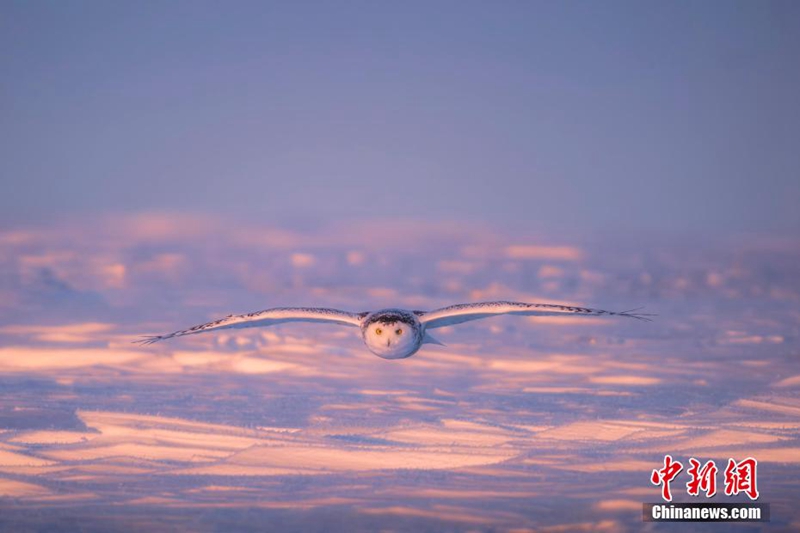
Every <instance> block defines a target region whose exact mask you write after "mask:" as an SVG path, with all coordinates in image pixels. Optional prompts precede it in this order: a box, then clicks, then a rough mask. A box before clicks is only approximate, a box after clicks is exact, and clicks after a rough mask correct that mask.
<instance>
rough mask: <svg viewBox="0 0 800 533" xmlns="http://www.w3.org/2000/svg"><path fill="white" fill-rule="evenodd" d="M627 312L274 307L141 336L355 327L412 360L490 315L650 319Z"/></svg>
mask: <svg viewBox="0 0 800 533" xmlns="http://www.w3.org/2000/svg"><path fill="white" fill-rule="evenodd" d="M637 310H638V309H632V310H630V311H620V312H614V311H603V310H602V309H589V308H586V307H572V306H568V305H556V304H529V303H519V302H480V303H471V304H458V305H451V306H449V307H443V308H441V309H436V310H435V311H409V310H406V309H380V310H378V311H366V312H363V313H350V312H348V311H340V310H339V309H327V308H323V307H276V308H274V309H266V310H264V311H257V312H255V313H249V314H246V315H228V316H227V317H225V318H221V319H219V320H215V321H213V322H208V323H206V324H200V325H198V326H194V327H191V328H189V329H184V330H180V331H175V332H173V333H168V334H166V335H156V336H152V337H145V338H144V339H142V340H140V341H136V342H139V343H142V344H152V343H154V342H158V341H163V340H166V339H171V338H173V337H182V336H184V335H194V334H195V333H204V332H206V331H217V330H220V329H231V328H252V327H259V326H274V325H276V324H283V323H286V322H323V323H331V324H339V325H344V326H354V327H357V328H359V329H360V330H361V338H362V340H363V341H364V344H366V345H367V348H369V350H370V351H371V352H372V353H374V354H375V355H377V356H378V357H381V358H383V359H405V358H406V357H411V356H412V355H414V354H415V353H417V351H418V350H419V349H420V347H422V345H423V344H440V345H441V344H442V343H441V342H439V341H437V340H436V339H434V338H433V337H432V336H431V334H430V333H429V330H431V329H436V328H441V327H444V326H452V325H454V324H461V323H462V322H468V321H470V320H478V319H480V318H488V317H491V316H495V315H521V316H547V315H550V316H552V315H583V316H606V315H607V316H624V317H629V318H636V319H639V320H650V319H649V318H648V317H649V316H652V315H648V314H642V313H635V312H634V311H637Z"/></svg>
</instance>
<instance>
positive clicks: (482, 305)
mask: <svg viewBox="0 0 800 533" xmlns="http://www.w3.org/2000/svg"><path fill="white" fill-rule="evenodd" d="M634 311H637V309H632V310H630V311H604V310H602V309H590V308H588V307H573V306H570V305H557V304H537V303H534V304H529V303H520V302H478V303H473V304H458V305H451V306H449V307H443V308H441V309H436V310H435V311H431V312H429V313H424V314H423V315H422V316H420V319H419V320H420V322H421V323H422V324H423V325H424V326H425V328H426V329H432V328H441V327H444V326H452V325H455V324H461V323H463V322H468V321H470V320H479V319H481V318H488V317H491V316H496V315H521V316H558V315H562V316H563V315H583V316H624V317H628V318H636V319H638V320H647V321H649V320H650V318H649V317H651V316H653V315H650V314H646V313H635V312H634Z"/></svg>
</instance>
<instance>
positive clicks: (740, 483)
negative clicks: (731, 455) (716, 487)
mask: <svg viewBox="0 0 800 533" xmlns="http://www.w3.org/2000/svg"><path fill="white" fill-rule="evenodd" d="M757 467H758V461H756V460H755V459H753V458H752V457H748V458H747V459H745V460H744V461H741V462H739V463H737V462H736V461H734V460H733V459H728V467H727V468H725V495H726V496H735V495H736V494H739V493H740V492H744V493H745V494H747V497H748V498H750V499H751V500H756V499H758V487H757V486H756V468H757Z"/></svg>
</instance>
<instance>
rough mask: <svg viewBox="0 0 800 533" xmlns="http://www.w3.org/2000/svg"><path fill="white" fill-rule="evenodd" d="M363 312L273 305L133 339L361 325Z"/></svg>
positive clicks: (152, 340) (143, 341)
mask: <svg viewBox="0 0 800 533" xmlns="http://www.w3.org/2000/svg"><path fill="white" fill-rule="evenodd" d="M365 314H366V313H351V312H349V311H340V310H339V309H327V308H324V307H276V308H274V309H266V310H264V311H257V312H255V313H248V314H246V315H228V316H226V317H225V318H220V319H219V320H214V321H213V322H207V323H205V324H199V325H197V326H194V327H191V328H189V329H182V330H180V331H174V332H172V333H167V334H166V335H154V336H149V337H145V338H143V339H141V340H139V341H134V342H137V343H140V344H153V343H154V342H158V341H163V340H166V339H171V338H173V337H183V336H185V335H194V334H196V333H205V332H207V331H216V330H220V329H231V328H237V329H238V328H254V327H261V326H274V325H277V324H284V323H286V322H323V323H331V324H340V325H343V326H356V327H359V326H360V325H361V319H362V318H363V316H364V315H365Z"/></svg>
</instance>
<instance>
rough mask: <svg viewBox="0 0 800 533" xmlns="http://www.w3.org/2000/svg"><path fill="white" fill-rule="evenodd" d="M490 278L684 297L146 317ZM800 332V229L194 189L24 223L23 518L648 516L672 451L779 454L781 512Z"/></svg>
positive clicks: (525, 523) (799, 494) (6, 244)
mask: <svg viewBox="0 0 800 533" xmlns="http://www.w3.org/2000/svg"><path fill="white" fill-rule="evenodd" d="M491 299H504V300H519V301H547V302H556V303H570V304H579V305H586V306H590V307H599V308H605V309H612V310H625V309H630V308H633V307H638V306H646V309H645V311H648V312H652V313H657V314H658V315H659V316H658V317H657V319H656V320H655V321H654V322H652V323H644V322H639V321H635V320H625V319H616V320H615V319H582V318H580V317H568V318H561V317H558V318H552V317H548V318H514V317H503V318H494V319H490V320H485V321H477V322H472V323H469V324H464V325H461V326H456V327H452V328H445V329H442V330H438V331H437V337H438V338H439V339H440V340H441V341H443V342H444V343H445V344H446V345H447V346H446V347H441V346H430V345H426V346H425V347H424V348H423V350H421V351H420V352H419V353H418V354H417V355H415V356H413V357H412V358H410V359H407V360H400V361H386V360H382V359H379V358H377V357H375V356H373V355H371V354H370V353H369V352H368V351H367V350H366V348H365V347H364V346H363V344H362V343H361V341H360V340H359V338H358V334H357V332H356V331H355V330H353V329H349V328H340V327H337V326H327V325H314V324H299V325H286V326H281V327H276V328H274V329H252V330H239V331H234V332H233V333H231V332H223V333H220V334H214V333H211V334H204V335H197V336H192V337H187V338H183V339H176V340H173V341H170V342H165V343H159V344H156V345H153V346H147V347H142V346H139V345H135V344H131V341H132V340H135V339H136V338H137V337H138V336H139V335H145V334H158V333H165V332H169V331H172V330H175V329H180V328H183V327H186V326H191V325H194V324H197V323H200V322H205V321H207V320H208V319H213V318H219V317H221V316H225V315H227V314H230V313H240V312H249V311H255V310H259V309H264V308H269V307H276V306H282V305H319V306H331V307H338V308H342V309H346V310H352V311H362V310H368V309H374V308H380V307H387V306H399V307H406V308H413V309H431V308H436V307H441V306H444V305H448V304H452V303H460V302H468V301H477V300H491ZM799 336H800V241H798V240H796V239H794V240H793V239H781V238H777V237H770V236H758V235H749V236H739V237H737V238H733V237H730V238H723V239H714V240H712V239H708V238H703V237H702V236H696V235H695V236H685V237H681V238H678V237H674V236H673V237H668V236H663V235H642V234H629V235H623V236H618V235H612V234H597V235H593V236H585V237H581V238H576V237H569V236H564V235H559V234H557V233H548V232H547V231H545V230H537V231H529V230H520V229H519V228H516V229H510V228H509V229H499V228H496V229H487V228H486V227H480V226H473V225H470V224H462V223H443V222H440V223H433V222H429V221H428V222H420V221H412V220H364V221H359V222H351V223H348V224H344V223H343V224H341V225H337V226H334V227H316V226H313V227H307V228H305V229H302V230H291V229H287V228H276V227H267V226H259V225H258V224H253V223H248V224H243V223H240V224H237V223H236V222H235V221H233V220H224V219H214V218H211V217H203V216H190V215H176V214H143V215H127V216H122V217H87V218H83V219H78V218H75V219H71V220H68V221H62V223H60V224H53V225H50V226H40V227H19V228H15V229H7V230H4V231H2V232H0V529H6V530H20V531H21V530H28V529H32V530H35V529H37V528H42V527H49V526H59V527H62V528H64V529H69V528H70V524H72V525H75V526H76V527H77V526H80V527H81V528H83V529H82V530H86V531H93V530H139V531H146V530H156V529H167V530H170V529H173V530H180V529H186V528H190V529H192V530H197V531H237V530H247V529H259V530H300V529H303V530H309V529H310V530H317V531H351V530H353V529H370V530H374V529H381V528H383V529H387V530H414V531H419V530H422V529H426V528H427V529H448V530H454V529H455V530H461V529H464V530H476V529H477V530H486V529H496V530H507V529H519V528H522V529H524V528H533V529H536V530H543V531H548V530H552V531H564V530H566V531H570V530H583V529H585V530H592V531H596V530H607V531H625V530H629V531H637V530H640V529H641V528H642V527H643V526H647V525H651V526H652V524H643V522H642V519H641V515H642V503H643V502H656V501H658V500H659V498H660V489H659V488H658V487H656V486H654V485H652V484H651V483H650V473H651V471H652V470H653V469H654V468H659V467H660V466H662V462H663V458H664V455H665V454H671V455H672V456H673V457H675V458H677V459H680V460H681V461H683V462H684V464H687V461H688V458H689V457H696V458H698V459H701V460H703V461H705V460H709V459H714V460H716V462H717V464H718V465H723V466H722V468H724V464H725V462H726V461H727V459H728V458H729V457H733V458H736V459H744V458H745V457H747V456H752V457H755V458H756V459H758V461H759V463H758V486H759V490H760V492H761V498H760V499H759V501H761V502H768V503H770V504H771V505H772V521H771V522H770V523H769V524H762V525H760V526H756V528H757V529H758V528H764V529H769V530H776V531H779V530H787V531H788V530H797V529H798V528H800V511H798V509H797V507H796V505H795V503H796V502H797V501H798V500H800V483H798V482H797V480H798V479H800V346H799V345H798V338H799ZM686 480H687V478H686V477H685V476H683V477H679V478H678V479H677V480H676V482H674V483H673V493H674V494H676V500H677V501H693V500H694V499H693V498H692V497H690V496H688V495H687V494H686V490H685V486H684V485H685V482H686ZM719 483H720V484H721V483H722V480H721V479H720V480H719ZM720 492H721V491H720ZM700 499H703V500H704V498H700ZM698 500H699V499H698ZM713 500H714V501H720V502H733V501H747V498H746V497H742V496H741V495H740V496H739V497H728V496H725V495H724V494H718V495H717V496H715V497H714V499H713ZM673 525H675V526H676V527H675V528H674V529H676V530H677V526H678V525H677V524H673ZM693 527H694V529H697V530H700V529H703V527H702V524H700V525H695V526H693ZM747 527H750V528H752V527H753V525H752V524H750V525H749V526H747ZM654 529H671V528H669V527H668V526H665V525H664V524H662V525H660V527H659V528H654ZM687 529H689V530H692V527H689V528H687V527H686V526H685V525H683V526H682V528H681V530H687Z"/></svg>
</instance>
